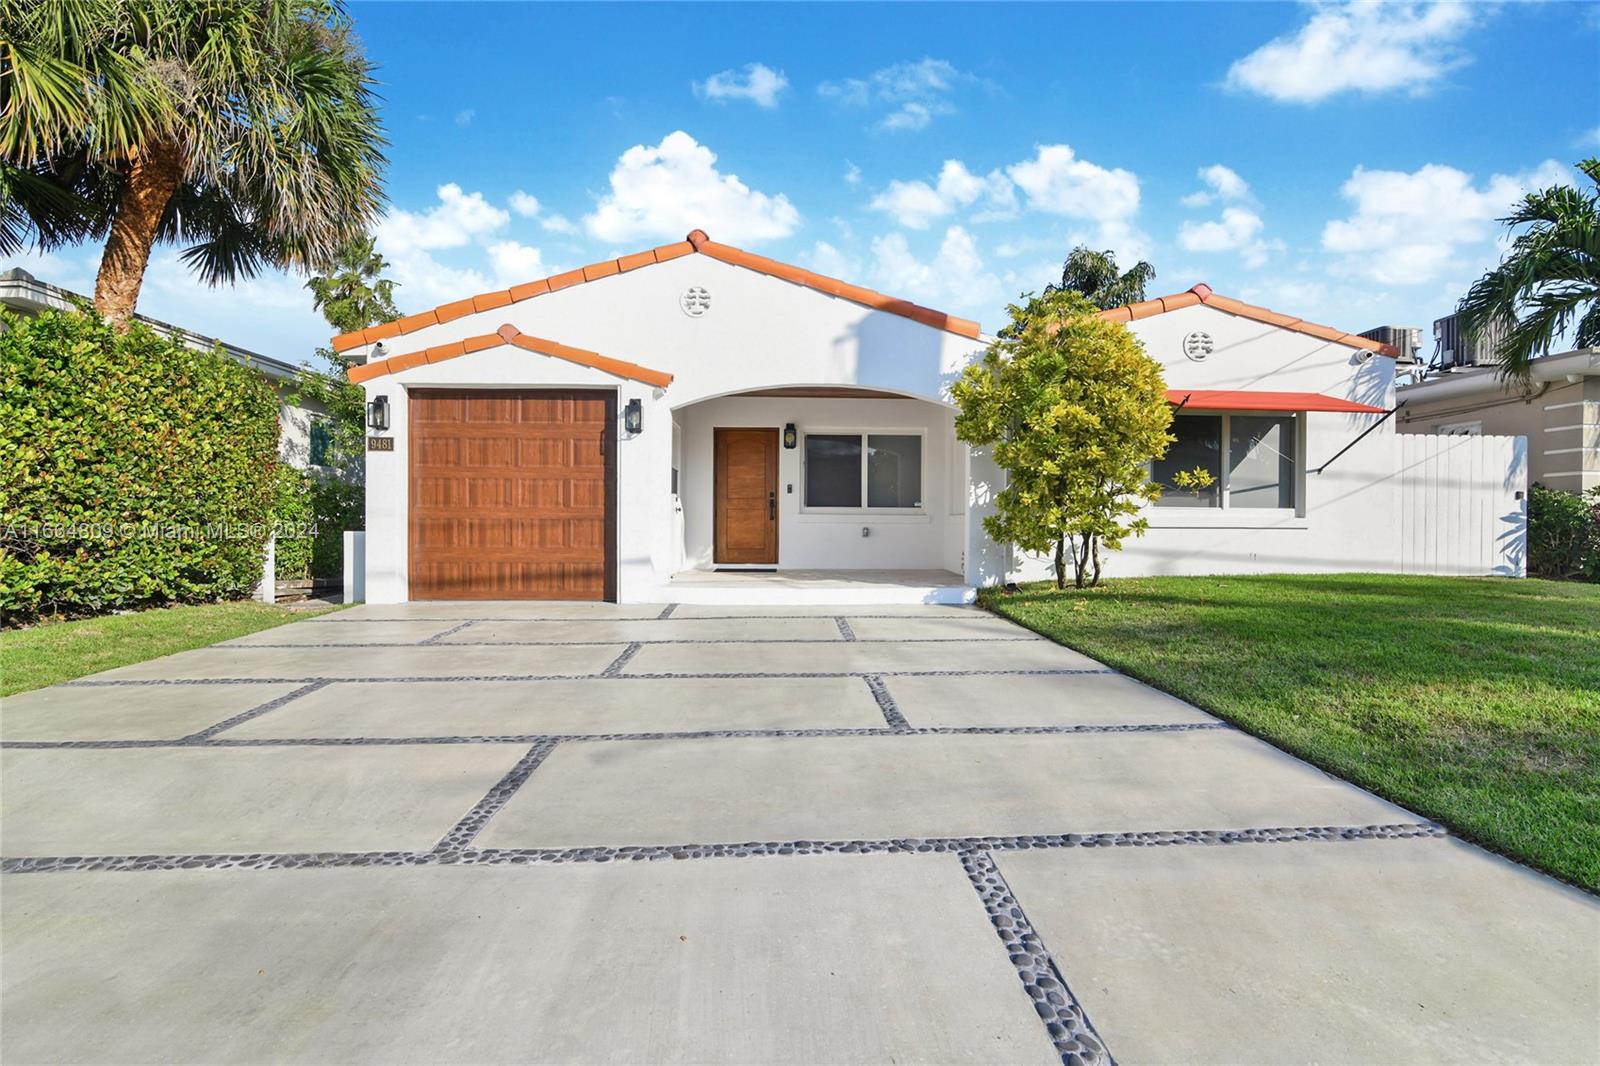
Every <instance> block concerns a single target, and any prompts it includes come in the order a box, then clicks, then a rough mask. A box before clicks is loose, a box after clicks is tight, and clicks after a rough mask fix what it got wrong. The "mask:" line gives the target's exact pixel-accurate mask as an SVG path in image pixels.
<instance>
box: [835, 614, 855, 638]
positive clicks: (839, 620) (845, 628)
mask: <svg viewBox="0 0 1600 1066" xmlns="http://www.w3.org/2000/svg"><path fill="white" fill-rule="evenodd" d="M833 624H834V625H836V626H838V627H839V636H840V638H841V639H843V640H855V639H856V631H855V630H853V629H851V628H850V623H849V622H848V621H847V620H845V618H844V616H842V615H840V616H838V617H836V618H834V620H833Z"/></svg>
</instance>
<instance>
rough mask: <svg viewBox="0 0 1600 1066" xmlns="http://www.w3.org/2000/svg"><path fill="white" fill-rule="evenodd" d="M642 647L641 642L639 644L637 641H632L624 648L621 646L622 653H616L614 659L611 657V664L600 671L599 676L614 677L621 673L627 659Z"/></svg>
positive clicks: (636, 653)
mask: <svg viewBox="0 0 1600 1066" xmlns="http://www.w3.org/2000/svg"><path fill="white" fill-rule="evenodd" d="M642 647H644V645H643V644H640V643H639V642H638V641H634V642H633V643H632V644H629V645H628V646H627V647H626V648H623V649H622V654H621V655H618V656H617V657H616V658H615V659H612V660H611V664H610V665H609V666H607V667H606V668H605V669H604V670H602V671H600V676H601V677H616V676H617V675H618V674H620V673H622V668H623V667H624V666H627V665H628V660H629V659H631V658H633V657H634V656H635V655H638V654H639V649H640V648H642Z"/></svg>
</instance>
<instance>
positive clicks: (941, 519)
mask: <svg viewBox="0 0 1600 1066" xmlns="http://www.w3.org/2000/svg"><path fill="white" fill-rule="evenodd" d="M675 417H676V418H677V420H678V424H679V425H680V427H681V428H682V452H683V454H682V464H683V465H682V469H681V472H680V477H681V481H680V488H681V492H680V497H681V499H682V503H683V520H684V564H685V566H687V567H691V568H705V567H709V566H711V565H712V563H713V559H712V504H713V481H712V476H713V463H712V457H713V456H712V447H713V439H714V434H713V430H714V429H715V428H716V427H718V426H723V427H744V428H766V427H770V428H772V429H776V430H780V431H781V430H782V428H783V426H784V424H785V423H788V422H793V423H795V426H796V429H797V431H798V432H799V433H800V434H801V435H802V436H803V435H804V434H805V433H806V432H808V431H811V432H829V431H847V432H854V431H859V430H872V431H890V432H893V431H903V432H907V433H921V434H923V435H924V440H923V479H922V499H923V509H924V511H925V513H924V514H920V515H905V514H878V515H871V514H848V515H845V514H816V513H804V510H803V507H802V500H803V492H804V485H803V483H802V481H801V464H802V456H803V452H804V445H803V443H802V444H800V445H797V446H796V447H795V448H794V449H792V450H790V449H784V450H781V451H780V452H779V453H778V565H779V566H780V567H781V568H795V569H877V568H881V569H893V570H953V571H956V572H958V573H959V572H960V570H961V552H962V549H963V547H964V545H963V544H962V542H961V530H962V528H963V527H964V525H965V523H966V518H965V513H964V512H965V491H966V490H965V480H966V474H965V449H964V448H963V447H962V446H960V445H959V444H958V443H957V442H956V441H955V432H954V427H953V416H952V412H951V411H950V409H949V408H947V407H943V406H941V405H938V404H933V403H927V402H924V401H921V400H866V399H799V398H787V397H785V398H766V397H727V398H724V399H718V400H708V401H706V402H704V403H699V404H694V405H692V406H690V407H688V408H685V409H681V410H679V411H678V412H676V414H675ZM954 464H959V469H957V468H956V466H955V465H954ZM953 476H954V478H955V479H957V483H955V484H952V477H953ZM952 500H954V501H955V507H954V509H955V510H956V512H957V513H956V515H955V516H954V517H952V516H951V514H950V512H951V510H952ZM863 529H866V530H867V532H868V535H867V536H862V530H863Z"/></svg>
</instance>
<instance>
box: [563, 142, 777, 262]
mask: <svg viewBox="0 0 1600 1066" xmlns="http://www.w3.org/2000/svg"><path fill="white" fill-rule="evenodd" d="M716 161H717V157H716V154H715V153H714V152H712V151H711V149H709V148H707V147H705V146H704V145H702V144H700V143H699V142H697V141H696V140H695V139H694V138H693V137H691V136H689V135H688V134H687V133H685V132H683V131H682V130H678V131H677V132H675V133H669V134H668V135H667V136H666V137H664V138H662V141H661V143H660V144H659V145H657V146H655V147H653V148H652V147H649V146H647V145H642V144H639V145H634V146H633V147H632V148H629V149H628V150H627V151H626V152H623V153H622V156H621V158H619V159H618V160H617V165H616V167H615V168H614V169H613V170H612V171H611V191H610V192H608V193H606V194H605V195H604V196H602V197H601V198H600V202H599V204H597V205H596V207H595V210H594V212H593V213H592V214H589V215H586V216H584V219H583V223H584V227H585V228H586V229H587V230H588V231H589V234H590V236H592V237H595V238H597V239H599V240H602V241H611V242H624V241H633V240H638V239H640V238H658V237H659V238H665V237H680V238H681V237H682V236H683V235H684V234H685V233H687V232H689V231H690V230H692V229H696V228H699V229H704V230H705V231H706V232H707V233H709V234H711V236H712V237H713V238H714V239H715V240H719V241H728V242H731V243H740V242H744V243H756V242H759V241H765V240H772V239H774V238H778V237H787V236H788V235H789V234H791V233H793V232H794V231H795V229H796V228H797V227H798V226H799V225H800V212H799V211H797V210H796V209H795V207H794V205H793V204H791V203H790V202H789V198H788V197H786V196H784V195H783V194H782V193H778V194H776V195H773V196H769V195H767V194H766V193H762V192H757V191H756V190H754V189H752V188H750V187H749V186H747V185H746V184H745V183H744V182H742V181H740V180H739V179H738V177H737V176H736V175H733V174H723V173H722V172H721V171H719V170H717V168H716Z"/></svg>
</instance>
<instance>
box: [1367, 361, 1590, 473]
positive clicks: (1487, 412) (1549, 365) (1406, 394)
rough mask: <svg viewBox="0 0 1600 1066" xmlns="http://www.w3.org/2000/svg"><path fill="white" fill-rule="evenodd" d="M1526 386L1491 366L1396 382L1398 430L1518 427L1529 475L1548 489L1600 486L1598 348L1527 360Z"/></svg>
mask: <svg viewBox="0 0 1600 1066" xmlns="http://www.w3.org/2000/svg"><path fill="white" fill-rule="evenodd" d="M1529 376H1530V378H1531V379H1532V380H1531V382H1530V384H1529V385H1528V386H1527V387H1523V386H1520V385H1507V384H1506V383H1505V382H1503V381H1502V380H1501V379H1500V371H1499V368H1498V367H1495V366H1466V367H1458V368H1451V369H1448V370H1444V371H1441V372H1437V373H1433V374H1430V375H1429V376H1427V377H1424V378H1423V379H1422V380H1420V381H1418V382H1415V383H1412V384H1406V385H1401V386H1400V388H1399V389H1398V390H1396V396H1397V397H1398V398H1399V399H1400V400H1401V401H1402V402H1403V403H1404V404H1405V406H1404V407H1403V408H1402V409H1401V411H1400V413H1399V414H1398V415H1397V416H1395V417H1396V418H1397V419H1398V420H1399V423H1400V425H1399V429H1400V432H1401V433H1435V434H1468V435H1470V434H1478V433H1503V434H1522V435H1524V436H1526V437H1527V438H1528V442H1529V446H1528V478H1529V480H1530V481H1535V482H1538V483H1539V484H1541V485H1544V486H1546V487H1548V488H1552V489H1565V490H1567V491H1568V492H1586V491H1588V490H1589V489H1592V488H1595V487H1600V348H1580V349H1578V350H1577V351H1571V352H1564V353H1562V354H1560V355H1546V356H1543V357H1541V358H1538V359H1535V360H1533V363H1532V365H1531V368H1530V373H1529Z"/></svg>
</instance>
